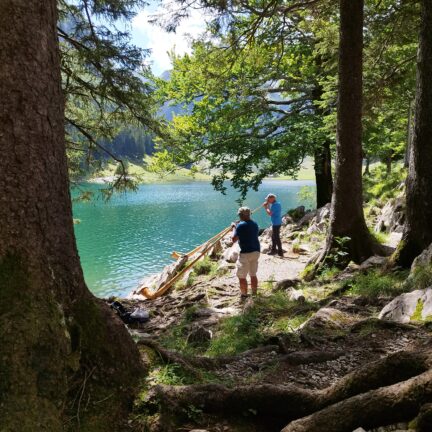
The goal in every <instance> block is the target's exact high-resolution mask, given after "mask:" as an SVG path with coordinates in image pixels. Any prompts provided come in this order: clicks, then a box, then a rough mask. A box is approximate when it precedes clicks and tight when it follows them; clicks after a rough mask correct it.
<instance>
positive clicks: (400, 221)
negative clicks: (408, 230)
mask: <svg viewBox="0 0 432 432" xmlns="http://www.w3.org/2000/svg"><path fill="white" fill-rule="evenodd" d="M404 223H405V197H404V196H403V195H399V196H398V197H396V198H393V199H390V200H389V201H388V202H387V204H386V205H385V206H384V207H383V209H382V211H381V214H380V215H379V217H378V220H377V222H376V224H375V232H384V231H385V232H392V231H395V232H402V231H403V227H404Z"/></svg>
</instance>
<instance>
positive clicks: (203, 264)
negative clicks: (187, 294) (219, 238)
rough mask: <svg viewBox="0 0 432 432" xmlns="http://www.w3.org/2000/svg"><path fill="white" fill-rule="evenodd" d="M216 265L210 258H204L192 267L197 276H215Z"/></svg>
mask: <svg viewBox="0 0 432 432" xmlns="http://www.w3.org/2000/svg"><path fill="white" fill-rule="evenodd" d="M216 272H217V263H216V262H215V261H212V260H211V258H210V257H208V256H205V257H204V259H202V260H201V261H198V262H197V263H196V264H195V266H194V273H195V274H196V275H197V276H201V275H210V274H216Z"/></svg>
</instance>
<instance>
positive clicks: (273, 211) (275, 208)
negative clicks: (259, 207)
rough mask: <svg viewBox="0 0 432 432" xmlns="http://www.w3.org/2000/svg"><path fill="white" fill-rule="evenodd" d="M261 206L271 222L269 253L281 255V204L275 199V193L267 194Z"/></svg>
mask: <svg viewBox="0 0 432 432" xmlns="http://www.w3.org/2000/svg"><path fill="white" fill-rule="evenodd" d="M263 207H264V209H265V211H266V212H267V214H268V215H269V216H270V217H271V222H272V247H271V250H270V252H269V255H276V253H277V254H278V255H279V256H280V257H283V249H282V241H281V238H280V229H281V226H282V206H281V204H280V202H279V201H277V200H276V195H275V194H268V195H267V196H266V199H265V201H264V204H263Z"/></svg>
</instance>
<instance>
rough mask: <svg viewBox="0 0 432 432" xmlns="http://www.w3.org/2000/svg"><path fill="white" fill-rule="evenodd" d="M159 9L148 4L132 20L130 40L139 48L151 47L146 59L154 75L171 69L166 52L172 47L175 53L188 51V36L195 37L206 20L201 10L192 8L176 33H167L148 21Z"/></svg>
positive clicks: (202, 28) (203, 26) (201, 30)
mask: <svg viewBox="0 0 432 432" xmlns="http://www.w3.org/2000/svg"><path fill="white" fill-rule="evenodd" d="M159 11H160V9H156V7H155V6H152V5H150V6H148V7H147V8H146V9H145V10H142V11H140V12H138V14H137V15H136V16H135V17H134V19H133V20H132V42H133V43H134V44H135V45H137V46H139V47H140V48H147V49H151V55H150V56H149V57H148V59H147V60H148V61H149V62H150V64H151V68H152V70H153V73H154V74H155V75H161V74H162V73H163V72H165V71H167V70H170V69H171V62H170V59H169V56H168V52H169V51H171V50H172V49H174V50H175V52H176V54H185V53H187V52H190V43H189V40H190V37H192V38H194V37H197V36H199V34H200V33H202V32H203V30H204V28H205V20H206V16H205V15H204V13H203V12H202V11H199V10H193V11H192V13H191V15H190V17H189V18H186V19H184V20H183V21H182V22H181V24H180V26H178V28H177V30H176V33H168V32H166V31H165V30H164V29H162V28H161V27H160V26H158V25H154V24H151V23H149V18H150V17H151V16H152V15H153V14H155V13H158V12H159Z"/></svg>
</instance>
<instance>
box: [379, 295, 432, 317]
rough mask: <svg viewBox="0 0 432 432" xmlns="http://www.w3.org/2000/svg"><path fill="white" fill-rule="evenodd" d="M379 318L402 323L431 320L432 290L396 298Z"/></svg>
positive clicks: (383, 310)
mask: <svg viewBox="0 0 432 432" xmlns="http://www.w3.org/2000/svg"><path fill="white" fill-rule="evenodd" d="M378 318H379V319H385V320H389V321H396V322H400V323H408V322H410V321H426V320H429V319H430V318H432V288H426V289H422V290H415V291H412V292H409V293H405V294H402V295H400V296H398V297H396V298H395V299H393V300H392V301H391V302H390V303H389V304H387V305H386V306H385V307H384V308H383V309H382V311H381V312H380V314H379V316H378Z"/></svg>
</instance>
